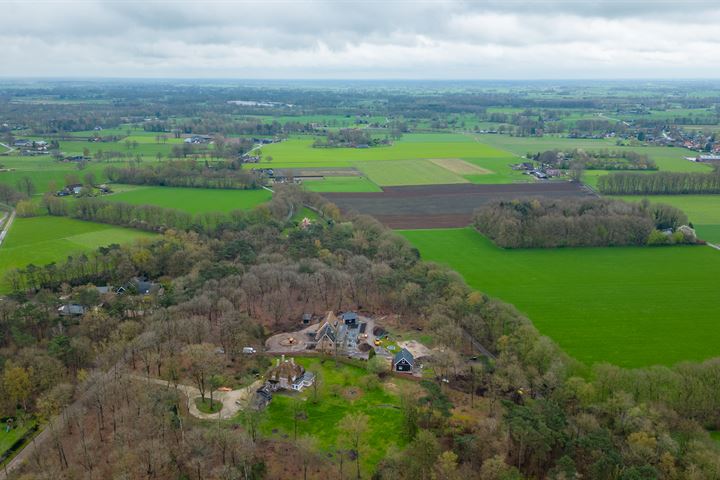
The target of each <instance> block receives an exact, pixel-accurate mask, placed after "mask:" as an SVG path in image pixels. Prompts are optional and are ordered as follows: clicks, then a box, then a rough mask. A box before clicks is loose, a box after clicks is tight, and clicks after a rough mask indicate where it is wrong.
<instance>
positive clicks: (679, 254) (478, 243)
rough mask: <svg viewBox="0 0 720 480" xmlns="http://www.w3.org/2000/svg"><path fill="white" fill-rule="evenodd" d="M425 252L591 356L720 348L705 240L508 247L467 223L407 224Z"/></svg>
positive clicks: (714, 256)
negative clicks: (612, 245)
mask: <svg viewBox="0 0 720 480" xmlns="http://www.w3.org/2000/svg"><path fill="white" fill-rule="evenodd" d="M401 233H402V235H404V236H405V237H406V238H407V239H408V240H409V241H410V242H411V243H412V244H413V245H415V246H416V247H417V248H418V249H419V250H420V253H421V255H422V258H423V259H425V260H431V261H437V262H440V263H444V264H447V265H449V266H450V267H452V268H453V269H455V270H457V271H458V272H459V273H460V274H461V275H463V277H464V278H465V280H466V281H467V282H468V284H469V285H470V286H472V287H473V288H476V289H478V290H480V291H483V292H486V293H487V294H489V295H491V296H494V297H497V298H500V299H502V300H504V301H506V302H509V303H511V304H513V305H515V306H516V307H517V308H518V309H519V310H520V311H521V312H523V313H524V314H526V315H527V316H528V318H530V319H531V320H532V322H533V323H534V324H535V326H537V328H538V329H539V330H540V331H541V332H542V333H543V334H546V335H548V336H550V337H551V338H552V339H553V340H555V341H556V342H558V343H559V344H560V346H561V347H562V348H563V349H564V350H565V351H566V352H567V353H568V354H570V355H571V356H573V357H575V358H577V359H578V360H580V361H582V362H585V363H587V364H592V363H595V362H611V363H614V364H617V365H621V366H624V367H640V366H647V365H654V364H663V365H673V364H675V363H678V362H681V361H684V360H692V361H700V360H703V359H706V358H709V357H714V356H718V355H720V324H718V309H720V296H719V295H718V293H717V277H718V274H719V273H720V254H718V252H717V251H716V250H714V249H712V248H709V247H706V246H684V247H657V248H650V247H618V248H565V249H562V248H559V249H522V250H503V249H500V248H498V247H496V246H495V245H493V244H492V243H491V242H490V241H489V240H487V239H486V238H484V237H482V236H481V235H480V234H478V233H477V232H476V231H475V230H473V229H471V228H466V229H445V230H408V231H402V232H401Z"/></svg>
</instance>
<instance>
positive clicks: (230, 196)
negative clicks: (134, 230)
mask: <svg viewBox="0 0 720 480" xmlns="http://www.w3.org/2000/svg"><path fill="white" fill-rule="evenodd" d="M122 190H123V191H122V192H119V193H115V194H112V195H108V196H106V197H104V198H106V199H107V200H110V201H117V202H125V203H132V204H135V205H157V206H159V207H164V208H174V209H176V210H182V211H185V212H189V213H204V212H230V211H233V210H248V209H251V208H253V207H255V206H256V205H260V204H261V203H265V202H267V201H268V200H270V198H272V193H270V192H269V191H267V190H264V189H260V190H223V189H219V188H175V187H136V188H122Z"/></svg>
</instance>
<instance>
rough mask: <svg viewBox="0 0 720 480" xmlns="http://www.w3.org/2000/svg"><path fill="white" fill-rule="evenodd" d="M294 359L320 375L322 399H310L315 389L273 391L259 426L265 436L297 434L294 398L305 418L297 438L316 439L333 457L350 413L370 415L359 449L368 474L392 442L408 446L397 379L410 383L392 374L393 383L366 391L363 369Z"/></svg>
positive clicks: (329, 361) (367, 375)
mask: <svg viewBox="0 0 720 480" xmlns="http://www.w3.org/2000/svg"><path fill="white" fill-rule="evenodd" d="M295 361H296V362H298V363H300V364H302V365H303V366H304V367H305V369H306V370H310V371H318V372H319V373H320V384H319V385H320V386H319V391H318V402H317V403H314V402H313V401H312V387H310V388H306V389H305V391H303V392H301V393H293V394H283V393H278V394H275V395H274V396H273V399H272V402H271V403H270V405H269V406H268V408H267V411H266V417H265V419H264V421H263V423H262V425H261V430H262V431H263V433H264V434H265V435H270V436H274V435H283V436H284V435H287V438H290V439H292V438H293V434H294V421H293V402H294V401H296V399H298V400H299V401H300V402H301V404H302V407H301V408H302V412H303V413H304V416H305V419H301V420H299V421H298V437H299V436H302V435H311V436H313V437H315V438H316V439H317V441H318V446H319V447H320V448H321V449H323V450H326V451H327V452H328V453H332V454H333V455H336V449H337V448H338V447H339V446H340V444H341V441H340V437H341V435H342V432H341V431H340V430H339V428H338V425H337V424H338V422H340V420H342V418H343V417H345V416H346V415H348V414H349V413H364V414H365V415H367V416H368V417H369V421H368V430H367V433H366V434H365V442H364V443H365V445H366V451H365V452H362V451H361V452H362V453H361V458H360V460H361V465H362V467H363V469H364V470H365V472H366V473H367V472H370V471H371V470H372V468H373V467H374V466H375V465H377V463H378V462H379V461H380V460H382V458H384V456H385V454H386V452H387V450H388V448H389V447H390V446H392V445H397V446H402V445H404V444H405V441H404V439H403V438H402V435H401V433H400V431H401V425H402V414H401V411H400V409H399V408H397V407H398V406H399V405H400V399H399V396H398V394H397V393H396V391H397V385H398V384H399V383H407V384H410V382H408V381H405V380H400V379H396V378H393V379H391V380H390V381H391V382H393V383H392V385H389V384H388V383H387V382H386V383H384V384H380V385H378V386H375V387H374V388H371V389H368V388H366V387H365V386H364V385H365V384H364V381H363V380H364V379H366V378H368V377H369V376H370V375H369V374H368V373H367V371H366V370H365V369H363V368H360V367H356V366H352V365H346V364H342V363H339V364H338V366H337V367H336V366H335V361H334V360H324V361H323V360H321V359H319V358H296V359H295ZM412 386H414V385H412ZM353 392H355V393H354V394H353ZM346 463H347V459H346Z"/></svg>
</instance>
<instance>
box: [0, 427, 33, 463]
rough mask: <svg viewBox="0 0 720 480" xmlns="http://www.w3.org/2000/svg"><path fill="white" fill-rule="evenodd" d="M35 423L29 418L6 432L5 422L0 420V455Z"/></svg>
mask: <svg viewBox="0 0 720 480" xmlns="http://www.w3.org/2000/svg"><path fill="white" fill-rule="evenodd" d="M35 423H36V422H35V420H29V421H26V422H24V423H23V424H22V425H16V427H15V428H13V429H11V430H10V431H9V432H6V431H5V428H6V424H5V422H0V455H2V454H4V453H5V452H7V451H8V449H9V448H10V447H12V446H13V445H14V444H15V442H17V441H18V440H20V439H21V438H22V437H23V435H25V434H26V433H28V432H29V431H30V430H31V429H32V428H33V427H34V426H35Z"/></svg>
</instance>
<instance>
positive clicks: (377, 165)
mask: <svg viewBox="0 0 720 480" xmlns="http://www.w3.org/2000/svg"><path fill="white" fill-rule="evenodd" d="M356 165H357V167H358V168H359V169H360V171H362V172H363V173H364V174H365V175H367V176H368V178H369V179H370V180H371V181H372V182H374V183H375V184H377V185H380V186H383V187H384V186H399V185H442V184H451V183H468V180H467V179H465V178H463V177H462V176H460V175H457V174H455V173H453V172H451V171H450V170H448V169H446V168H443V167H441V166H439V165H437V164H435V163H433V162H431V161H430V160H389V161H380V162H362V163H357V164H356Z"/></svg>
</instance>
